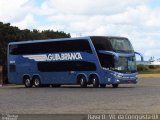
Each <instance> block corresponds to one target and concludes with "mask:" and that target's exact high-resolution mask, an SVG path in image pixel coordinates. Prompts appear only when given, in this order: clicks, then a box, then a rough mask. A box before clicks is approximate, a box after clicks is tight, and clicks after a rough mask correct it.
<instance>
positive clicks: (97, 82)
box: [92, 75, 99, 88]
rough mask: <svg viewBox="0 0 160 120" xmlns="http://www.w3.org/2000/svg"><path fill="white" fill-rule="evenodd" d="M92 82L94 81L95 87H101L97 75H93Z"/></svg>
mask: <svg viewBox="0 0 160 120" xmlns="http://www.w3.org/2000/svg"><path fill="white" fill-rule="evenodd" d="M92 83H93V87H94V88H98V87H99V79H98V77H97V76H96V75H95V76H93V78H92Z"/></svg>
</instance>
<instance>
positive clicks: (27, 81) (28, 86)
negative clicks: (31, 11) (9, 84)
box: [23, 77, 33, 88]
mask: <svg viewBox="0 0 160 120" xmlns="http://www.w3.org/2000/svg"><path fill="white" fill-rule="evenodd" d="M23 81H24V85H25V87H26V88H30V87H32V86H33V83H32V81H31V80H30V78H29V77H24V79H23Z"/></svg>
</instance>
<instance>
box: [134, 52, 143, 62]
mask: <svg viewBox="0 0 160 120" xmlns="http://www.w3.org/2000/svg"><path fill="white" fill-rule="evenodd" d="M134 53H135V54H137V55H139V56H140V57H141V62H143V55H142V54H141V53H139V52H134Z"/></svg>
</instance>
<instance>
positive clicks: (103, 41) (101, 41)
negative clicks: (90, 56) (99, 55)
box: [91, 37, 112, 50]
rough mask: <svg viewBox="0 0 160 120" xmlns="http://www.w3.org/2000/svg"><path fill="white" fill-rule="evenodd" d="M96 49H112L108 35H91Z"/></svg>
mask: <svg viewBox="0 0 160 120" xmlns="http://www.w3.org/2000/svg"><path fill="white" fill-rule="evenodd" d="M91 39H92V42H93V45H94V47H95V49H96V50H112V46H111V43H110V41H109V40H108V38H107V37H91Z"/></svg>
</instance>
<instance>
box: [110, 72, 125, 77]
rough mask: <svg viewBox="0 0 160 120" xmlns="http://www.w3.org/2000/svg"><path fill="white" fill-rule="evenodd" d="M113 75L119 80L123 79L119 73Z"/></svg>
mask: <svg viewBox="0 0 160 120" xmlns="http://www.w3.org/2000/svg"><path fill="white" fill-rule="evenodd" d="M112 75H113V76H115V77H118V78H121V77H123V76H122V75H121V74H119V73H112Z"/></svg>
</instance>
